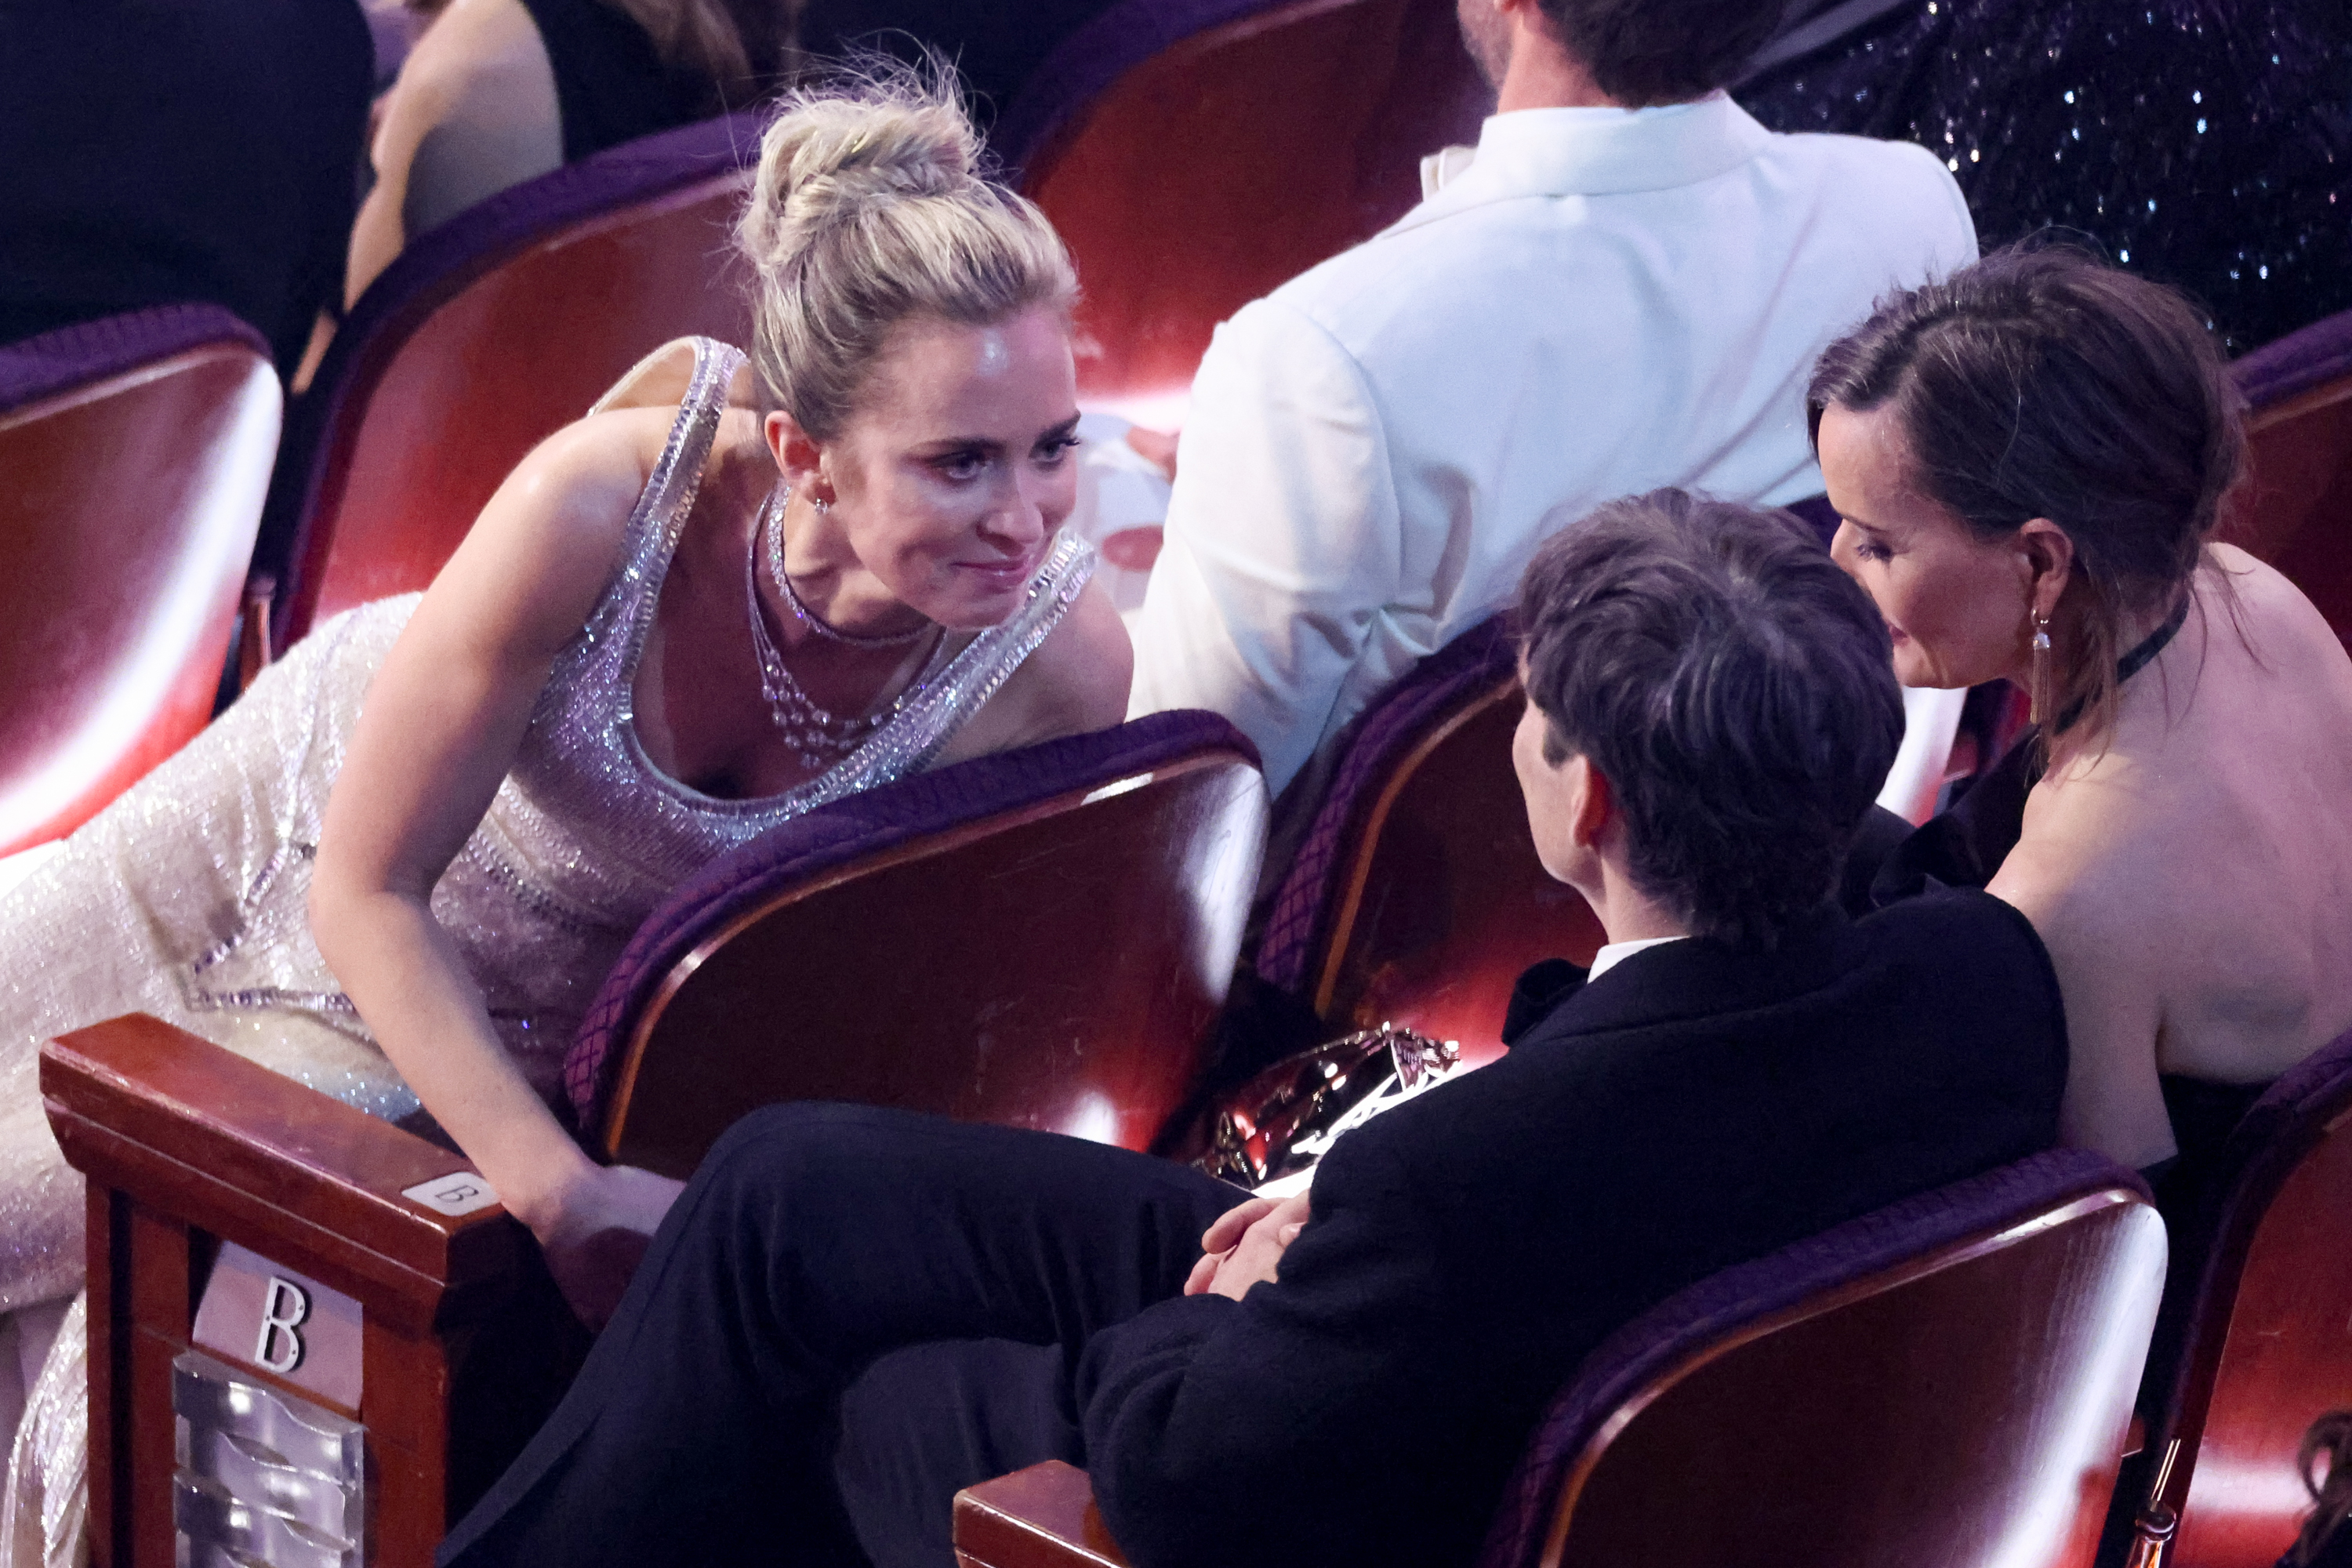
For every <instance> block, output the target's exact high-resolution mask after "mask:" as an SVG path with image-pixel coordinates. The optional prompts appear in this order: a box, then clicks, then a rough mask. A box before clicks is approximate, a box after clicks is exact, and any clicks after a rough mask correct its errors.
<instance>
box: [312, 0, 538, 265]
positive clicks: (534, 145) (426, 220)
mask: <svg viewBox="0 0 2352 1568" xmlns="http://www.w3.org/2000/svg"><path fill="white" fill-rule="evenodd" d="M369 158H370V161H371V162H372V163H373V165H374V168H375V184H374V186H373V189H371V190H370V191H369V192H368V195H367V199H366V200H365V201H363V202H362V203H361V204H360V211H359V216H358V218H357V219H356V220H355V221H354V222H353V224H352V247H351V256H350V259H349V260H348V262H347V263H346V265H345V269H344V275H343V302H344V305H345V307H346V308H347V309H348V308H349V306H350V305H351V304H352V302H353V301H354V300H358V298H359V297H360V295H361V293H362V291H364V290H365V289H366V288H367V286H368V285H369V284H370V283H373V282H374V281H375V279H376V275H377V274H378V273H380V272H382V271H383V269H384V268H386V267H389V266H391V265H392V262H393V258H394V257H396V256H398V255H399V254H400V252H401V249H402V247H404V246H405V245H406V244H407V243H408V241H409V239H410V238H412V237H415V236H416V235H418V234H421V233H423V232H424V231H425V230H426V229H428V228H431V227H433V226H435V225H436V224H439V223H442V222H444V221H446V220H447V219H448V218H450V217H452V216H455V215H457V213H459V212H462V211H464V210H465V209H466V208H467V207H469V206H471V205H474V204H475V203H476V202H478V201H480V200H482V199H483V198H484V197H486V196H489V195H496V194H497V193H498V192H499V191H502V190H505V189H506V188H507V187H508V186H509V185H515V184H521V183H522V182H523V181H525V180H528V179H532V178H534V177H536V176H538V175H540V174H546V173H547V172H549V171H550V170H551V169H555V168H559V167H561V166H562V163H563V124H562V111H561V110H560V109H559V107H558V106H557V103H556V97H555V73H554V70H553V68H551V67H550V65H549V64H548V59H547V46H546V45H545V44H544V43H543V42H541V39H540V36H539V28H538V27H537V26H536V25H534V24H533V23H532V21H531V19H530V12H528V11H526V10H524V9H523V7H522V5H520V0H452V3H451V5H450V6H449V8H448V9H447V10H446V11H444V12H442V14H441V15H440V16H437V17H436V18H435V19H434V22H433V25H432V26H429V27H427V28H426V29H425V35H424V37H420V38H418V39H417V40H416V47H415V49H414V50H412V51H411V52H410V54H409V57H408V58H407V59H406V60H405V61H404V62H403V63H402V66H401V70H400V77H399V79H398V80H396V81H394V83H393V84H392V87H391V89H389V90H388V91H386V92H385V94H384V98H383V113H382V116H381V118H380V121H379V122H378V124H377V127H376V132H375V136H374V140H373V145H372V146H371V148H370V150H369Z"/></svg>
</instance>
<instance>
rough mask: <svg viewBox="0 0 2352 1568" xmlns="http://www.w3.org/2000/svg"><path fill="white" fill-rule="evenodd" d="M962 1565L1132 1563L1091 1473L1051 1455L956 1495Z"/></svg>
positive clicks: (1048, 1567)
mask: <svg viewBox="0 0 2352 1568" xmlns="http://www.w3.org/2000/svg"><path fill="white" fill-rule="evenodd" d="M955 1554H956V1562H957V1563H959V1564H960V1565H961V1568H1127V1559H1126V1558H1125V1557H1124V1556H1122V1555H1121V1554H1120V1552H1119V1550H1118V1546H1117V1545H1116V1544H1115V1543H1114V1542H1112V1541H1111V1538H1110V1531H1108V1530H1106V1529H1104V1528H1103V1521H1102V1515H1101V1514H1100V1513H1098V1512H1097V1511H1096V1510H1095V1490H1094V1484H1093V1482H1091V1481H1089V1480H1088V1479H1087V1473H1086V1471H1084V1470H1081V1469H1079V1468H1076V1467H1075V1466H1072V1465H1066V1464H1064V1463H1062V1461H1061V1460H1059V1459H1048V1460H1046V1461H1045V1463H1044V1464H1042V1465H1032V1466H1030V1467H1029V1468H1027V1469H1025V1470H1015V1471H1013V1473H1012V1474H1011V1475H1009V1476H999V1477H997V1478H996V1479H994V1480H992V1481H982V1482H981V1483H980V1485H978V1486H976V1487H966V1488H964V1489H963V1490H961V1491H960V1492H958V1493H956V1498H955Z"/></svg>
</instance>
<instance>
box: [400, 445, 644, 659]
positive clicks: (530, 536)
mask: <svg viewBox="0 0 2352 1568" xmlns="http://www.w3.org/2000/svg"><path fill="white" fill-rule="evenodd" d="M675 417H676V411H675V410H670V411H667V412H665V411H663V410H661V409H657V408H625V409H615V410H613V411H610V412H607V413H602V414H592V415H590V416H587V417H586V418H584V419H580V420H576V421H574V422H573V423H572V424H570V425H567V426H563V427H562V429H560V430H558V431H556V432H555V433H554V434H553V435H551V436H550V437H547V438H546V439H545V440H543V441H541V443H540V444H539V445H538V446H537V447H533V448H532V449H531V451H530V455H528V456H527V457H525V458H523V460H522V461H521V462H520V463H518V464H517V465H516V466H515V468H514V471H513V472H511V473H509V475H508V476H507V478H506V480H505V481H504V482H503V483H502V484H500V485H499V489H498V491H497V493H496V494H494V495H493V496H491V498H490V500H489V504H488V506H486V507H484V508H483V509H482V513H481V516H480V517H479V518H478V520H477V521H476V522H475V524H474V527H473V528H472V530H471V531H468V532H467V535H466V539H465V542H463V543H462V544H460V545H459V546H458V547H457V552H456V553H455V554H454V555H452V556H451V557H450V560H449V563H448V565H446V567H444V568H443V569H442V571H441V573H440V574H439V575H438V576H437V577H436V578H435V579H434V583H433V587H432V589H431V591H430V592H428V593H427V595H426V596H425V605H423V606H421V607H420V609H419V611H418V614H419V615H420V616H425V618H426V619H427V620H428V621H436V620H439V619H441V618H442V617H443V616H455V617H457V623H458V624H463V625H467V626H475V627H477V628H479V629H480V630H481V631H482V632H484V633H486V634H488V635H490V636H492V637H495V638H496V639H497V640H499V641H500V642H511V643H515V644H516V645H518V647H521V648H529V647H539V646H541V645H549V646H560V645H561V644H562V643H563V642H566V641H569V640H570V638H571V637H572V635H573V634H575V633H577V632H578V630H579V629H580V626H581V625H582V623H583V620H584V619H585V617H586V616H587V614H588V612H589V611H590V610H591V609H592V608H593V606H594V604H595V601H596V598H597V595H600V594H602V593H603V591H604V584H605V583H606V582H607V581H608V580H609V579H610V577H611V575H612V574H613V571H614V568H615V567H616V566H617V564H618V563H619V560H620V552H621V547H622V542H623V541H624V540H625V538H626V536H627V531H628V521H629V518H630V516H631V515H632V514H633V513H634V512H635V509H636V504H637V499H638V497H639V496H640V495H641V494H642V493H643V492H644V490H645V488H646V482H647V480H648V479H650V478H651V476H652V474H653V471H654V469H655V468H656V466H657V465H658V463H659V461H660V457H661V451H662V447H663V444H664V442H665V441H666V440H667V437H668V433H669V426H670V424H671V422H672V421H673V419H674V418H675ZM496 628H504V629H503V630H498V629H496ZM453 629H454V628H453Z"/></svg>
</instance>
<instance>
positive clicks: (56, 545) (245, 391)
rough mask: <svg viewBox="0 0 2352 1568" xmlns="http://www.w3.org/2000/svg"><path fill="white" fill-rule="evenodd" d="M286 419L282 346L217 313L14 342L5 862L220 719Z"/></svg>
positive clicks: (0, 761) (0, 824) (0, 670)
mask: <svg viewBox="0 0 2352 1568" xmlns="http://www.w3.org/2000/svg"><path fill="white" fill-rule="evenodd" d="M281 406H282V405H281V398H280V394H279V391H278V376H277V373H276V372H275V371H274V370H273V369H272V368H271V366H270V359H269V349H268V344H267V343H265V342H263V341H262V339H261V337H260V335H259V334H258V333H257V332H256V331H253V329H252V328H250V327H248V326H247V325H246V324H245V323H244V322H242V321H238V320H237V319H236V317H235V316H232V315H230V314H229V313H228V312H227V311H226V310H221V309H219V308H218V307H217V306H213V305H170V306H165V307H163V308H162V309H159V310H142V311H137V312H134V313H132V314H130V315H124V316H114V317H110V318H108V319H106V320H104V321H90V322H87V323H84V324H82V325H79V326H72V327H66V328H61V329H59V330H58V331H52V332H45V333H43V334H42V335H40V336H39V337H36V338H29V339H26V340H25V341H24V342H17V343H13V344H10V345H7V346H5V347H0V549H5V552H6V560H7V565H8V569H7V571H6V572H5V573H0V693H5V700H0V854H8V853H13V852H15V851H16V850H19V849H23V848H26V847H29V846H32V845H36V844H39V843H42V842H45V841H46V840H48V839H52V838H56V837H59V836H60V835H63V834H65V833H68V832H70V831H71V830H72V829H74V828H75V827H77V826H80V825H81V823H82V822H84V821H85V820H87V819H88V818H89V816H92V815H93V814H94V813H96V812H97V811H98V810H99V808H100V807H101V806H103V805H105V804H106V803H107V802H108V801H110V800H111V799H113V798H114V797H115V796H116V795H119V794H121V792H122V791H123V790H124V789H125V788H126V787H128V786H129V785H130V784H131V783H132V781H134V780H136V779H137V778H138V777H139V776H140V775H141V774H142V773H145V772H146V771H147V770H148V769H149V768H151V767H153V766H154V765H155V764H156V763H159V762H161V761H163V759H164V758H165V757H167V756H170V755H171V754H172V753H173V752H175V751H177V750H179V749H180V747H181V746H182V745H183V744H184V743H185V742H187V740H188V738H189V737H190V736H192V735H194V733H195V732H196V731H198V730H201V729H203V728H204V726H205V721H206V720H207V719H209V718H210V717H211V716H212V710H213V700H214V697H215V693H216V692H217V691H218V689H219V687H220V676H221V661H222V659H223V658H225V657H226V654H227V651H228V640H229V634H230V631H231V629H232V627H233V626H234V623H235V619H236V597H237V584H238V582H239V581H240V580H241V579H242V578H243V576H244V574H245V563H246V561H247V557H248V556H250V555H251V554H252V552H253V537H254V527H255V524H256V523H257V521H258V520H259V518H260V516H261V500H262V493H263V490H264V489H265V487H266V486H267V485H268V479H269V465H270V459H271V457H272V455H273V454H274V453H275V452H276V450H277V447H278V416H279V414H280V411H281Z"/></svg>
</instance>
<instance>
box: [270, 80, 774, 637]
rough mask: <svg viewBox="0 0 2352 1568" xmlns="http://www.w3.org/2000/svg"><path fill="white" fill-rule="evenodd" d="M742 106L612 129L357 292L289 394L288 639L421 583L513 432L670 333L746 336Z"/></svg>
mask: <svg viewBox="0 0 2352 1568" xmlns="http://www.w3.org/2000/svg"><path fill="white" fill-rule="evenodd" d="M758 146H759V139H758V127H757V123H756V121H754V120H753V119H752V118H751V117H749V116H742V117H738V118H736V119H731V120H720V121H710V122H708V123H705V124H701V125H694V126H688V127H686V128H684V129H683V130H679V131H674V132H665V133H663V134H661V135H658V136H652V137H647V138H646V139H645V140H644V141H642V142H630V143H626V144H625V145H622V146H619V147H614V148H612V149H610V150H608V151H606V152H604V153H598V154H597V155H595V156H594V157H592V158H589V159H585V160H583V161H582V162H581V163H575V164H572V165H569V166H567V167H565V168H562V169H558V170H556V171H555V172H554V173H552V174H547V175H544V176H542V177H541V178H540V179H537V180H532V181H529V182H527V183H525V184H520V185H517V186H515V187H513V188H512V189H510V190H508V191H504V192H501V193H499V195H496V196H493V197H491V198H490V199H489V200H488V201H486V202H484V203H482V204H481V205H478V206H476V207H473V208H471V209H469V210H467V212H465V213H463V214H461V215H459V216H457V217H456V218H454V219H452V220H451V221H450V222H449V223H447V224H445V225H443V226H441V227H440V228H438V229H435V230H433V231H431V232H430V233H428V234H425V235H424V236H421V237H419V238H418V239H417V240H416V241H415V243H414V244H412V245H411V246H410V247H408V248H407V249H406V250H405V251H404V252H403V253H402V254H401V256H400V257H399V258H398V259H397V260H395V261H394V263H393V265H392V266H391V267H389V268H386V269H385V271H384V273H383V276H382V277H381V278H379V279H376V281H375V282H374V283H373V284H372V285H371V286H370V287H369V289H368V290H367V292H366V293H365V294H364V295H363V296H362V297H361V299H360V300H359V301H358V302H357V303H356V304H355V305H354V306H353V307H352V313H351V315H350V317H349V318H348V319H347V320H346V321H345V322H344V324H343V327H342V330H341V331H340V332H339V333H338V334H337V336H336V341H335V345H334V348H333V349H332V350H331V352H330V353H329V354H328V357H327V360H326V363H324V364H323V365H322V366H321V367H320V373H319V376H318V378H317V380H316V382H315V383H314V384H313V387H312V390H311V392H310V395H309V396H308V397H307V398H306V399H305V400H304V403H303V404H302V405H300V407H299V409H298V412H297V417H296V420H295V422H294V426H293V428H292V429H291V430H290V431H289V456H288V460H287V462H286V463H284V464H282V465H281V466H280V469H279V473H278V479H277V482H276V485H275V487H274V491H273V494H272V497H271V501H270V526H269V537H268V541H267V542H266V543H267V549H266V551H265V556H266V559H265V560H264V561H263V563H262V565H263V566H264V567H265V568H267V569H270V570H282V572H283V574H284V579H285V580H284V582H283V584H282V585H281V587H280V588H279V591H278V602H277V605H276V606H275V608H274V610H273V612H272V630H273V635H274V638H275V642H276V646H278V647H286V646H288V645H289V643H291V642H292V641H293V640H295V639H296V638H299V637H301V636H302V635H303V634H304V633H306V632H308V631H309V630H310V626H312V625H313V624H314V623H315V622H316V621H317V620H319V619H320V618H322V617H324V616H330V615H332V614H333V613H335V612H336V611H337V610H341V609H346V608H349V607H350V606H352V605H359V604H364V603H366V602H367V601H369V600H371V599H378V598H383V597H384V596H386V595H393V594H402V593H407V592H409V591H411V590H413V589H418V588H422V587H424V586H425V585H426V584H429V583H430V582H431V581H432V580H433V577H434V574H436V573H437V572H439V571H440V569H441V566H442V563H445V562H446V561H447V560H448V558H449V556H450V554H451V553H452V552H454V551H455V550H456V549H457V543H458V542H459V541H460V540H462V539H464V538H465V536H466V533H467V530H468V529H470V528H471V527H472V526H473V523H474V519H475V517H476V516H477V515H478V513H479V512H480V511H481V510H482V507H483V505H484V504H485V503H486V502H488V500H489V499H490V495H491V493H492V492H493V491H494V490H496V489H498V487H499V482H500V481H501V480H503V479H505V478H506V477H507V475H508V473H509V472H510V471H511V470H512V469H513V468H514V466H515V465H516V464H517V463H518V462H520V461H521V460H522V458H523V457H524V456H525V454H527V453H529V452H530V449H531V448H532V447H535V446H537V445H538V444H539V443H540V442H541V441H542V440H544V439H545V438H546V437H548V436H550V435H551V434H553V433H554V432H555V431H556V430H557V429H559V428H561V427H562V426H565V425H567V424H570V423H571V422H572V421H573V420H575V419H578V418H580V417H581V416H583V415H584V414H586V413H587V412H588V409H589V407H590V405H592V404H593V403H594V402H595V401H596V400H597V398H598V397H599V396H600V395H603V393H604V391H605V389H606V388H608V387H610V386H611V385H612V384H614V382H616V381H618V380H619V379H620V378H621V376H622V375H623V374H624V373H625V372H626V371H627V370H628V369H629V368H630V367H631V366H632V365H634V364H635V363H637V362H638V361H639V360H640V359H642V358H643V357H644V356H645V355H646V354H647V353H651V352H652V351H653V350H655V349H656V348H658V347H660V346H661V345H662V344H663V343H665V342H668V341H670V340H671V339H673V338H678V337H684V336H688V335H690V334H695V333H699V334H703V335H706V336H709V337H715V338H719V339H720V340H722V341H725V342H733V343H737V344H742V343H745V342H749V334H750V330H751V289H750V283H749V279H748V276H747V275H746V274H745V273H744V272H743V271H742V269H741V268H740V263H739V262H738V261H737V259H736V252H735V249H734V247H733V245H732V242H731V239H730V233H731V228H732V225H733V223H734V220H735V216H736V211H737V209H738V207H739V206H740V203H741V200H742V195H743V192H744V190H745V188H746V182H747V180H748V178H749V176H748V174H746V173H745V172H744V169H745V164H746V163H747V162H748V160H750V159H751V158H752V157H754V156H756V154H757V151H758Z"/></svg>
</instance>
